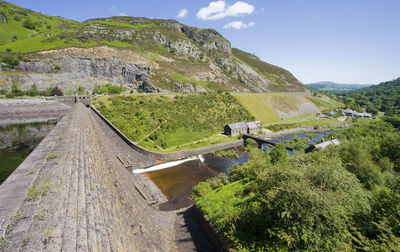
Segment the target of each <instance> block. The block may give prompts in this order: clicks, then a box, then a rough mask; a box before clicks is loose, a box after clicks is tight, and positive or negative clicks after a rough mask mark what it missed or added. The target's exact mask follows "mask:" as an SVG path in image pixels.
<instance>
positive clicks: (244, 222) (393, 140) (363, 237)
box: [193, 120, 400, 251]
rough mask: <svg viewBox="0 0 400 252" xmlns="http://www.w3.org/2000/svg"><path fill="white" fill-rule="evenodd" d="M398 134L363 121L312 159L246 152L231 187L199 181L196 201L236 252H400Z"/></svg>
mask: <svg viewBox="0 0 400 252" xmlns="http://www.w3.org/2000/svg"><path fill="white" fill-rule="evenodd" d="M399 133H400V132H399V129H395V128H394V127H393V125H392V124H389V123H386V122H384V121H382V120H362V121H359V122H356V123H355V124H354V125H353V126H352V127H351V128H349V129H346V130H344V132H343V134H336V136H335V137H339V139H340V141H341V144H340V145H339V146H331V147H328V148H327V149H324V150H320V151H315V152H313V153H310V154H305V153H300V152H298V153H295V154H294V155H292V156H288V154H287V153H286V150H285V147H284V146H283V145H281V144H278V145H277V146H276V148H275V149H272V150H269V151H267V152H266V153H264V152H262V151H261V150H258V149H249V150H248V151H249V156H250V158H249V162H248V163H246V164H244V165H242V166H238V165H236V166H235V167H233V168H232V169H230V171H229V180H228V181H226V179H223V178H217V179H215V178H214V179H211V180H209V181H208V182H202V183H200V184H198V185H197V186H196V187H195V188H194V190H193V198H194V200H195V202H196V204H197V206H198V207H200V208H201V210H202V211H203V212H204V213H205V215H206V216H207V218H209V219H210V220H211V222H212V223H213V224H214V226H215V228H216V229H217V230H218V232H219V233H220V234H222V235H223V237H224V238H225V241H226V242H227V243H228V244H229V246H230V247H232V248H236V249H237V250H238V251H399V250H400V225H399V224H400V187H399V183H398V181H399V180H400V173H399V172H400V162H399V161H400V145H399V143H400V134H399Z"/></svg>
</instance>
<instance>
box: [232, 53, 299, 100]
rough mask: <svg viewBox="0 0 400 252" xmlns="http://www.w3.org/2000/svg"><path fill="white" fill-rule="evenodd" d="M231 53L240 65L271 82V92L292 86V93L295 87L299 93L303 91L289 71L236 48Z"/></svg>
mask: <svg viewBox="0 0 400 252" xmlns="http://www.w3.org/2000/svg"><path fill="white" fill-rule="evenodd" d="M232 53H233V56H234V57H235V59H236V60H237V61H239V62H241V63H244V64H246V65H248V66H250V67H251V68H253V69H254V70H255V71H256V72H258V73H259V74H261V75H262V76H264V78H266V79H268V80H271V84H272V85H271V87H270V90H271V91H278V92H279V91H285V90H286V89H287V87H288V86H293V88H292V89H293V91H296V87H297V88H298V90H299V91H304V90H305V89H304V87H303V85H302V83H301V82H300V81H298V80H297V79H296V78H295V77H294V76H293V75H292V74H291V73H290V72H289V71H287V70H285V69H283V68H281V67H278V66H274V65H271V64H268V63H266V62H264V61H262V60H260V59H259V58H258V57H257V56H255V55H253V54H250V53H247V52H244V51H241V50H239V49H237V48H232Z"/></svg>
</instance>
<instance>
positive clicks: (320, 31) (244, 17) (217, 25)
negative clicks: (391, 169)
mask: <svg viewBox="0 0 400 252" xmlns="http://www.w3.org/2000/svg"><path fill="white" fill-rule="evenodd" d="M8 2H11V3H14V4H17V5H19V6H22V7H24V8H28V9H32V10H34V11H38V12H41V13H45V14H49V15H53V16H61V17H65V18H69V19H73V20H78V21H83V20H86V19H89V18H94V17H108V16H116V15H128V16H135V17H149V18H162V19H176V20H178V21H179V22H181V23H183V24H186V25H189V26H195V27H199V28H213V29H215V30H217V31H218V32H220V33H221V34H222V35H223V36H225V37H226V38H227V39H229V40H230V41H231V43H232V46H233V47H237V48H239V49H242V50H244V51H247V52H251V53H255V54H256V55H257V56H259V57H260V58H261V59H262V60H264V61H266V62H268V63H271V64H274V65H277V66H281V67H283V68H286V69H288V70H289V71H291V72H292V73H293V74H294V75H295V76H296V77H297V78H298V79H299V80H300V81H302V82H304V83H309V82H314V81H323V80H330V81H334V82H340V83H357V84H364V83H379V82H382V81H386V80H391V79H394V78H397V77H399V76H400V15H399V11H400V0H243V1H231V0H226V1H218V0H215V1H210V0H197V1H194V0H174V1H166V0H147V1H143V0H140V1H139V0H117V1H106V0H96V1H90V0H86V1H82V0H81V1H77V0H68V1H54V0H51V1H50V0H29V1H28V0H9V1H8ZM184 9H185V10H186V11H182V10H184ZM179 13H181V15H180V17H178V14H179Z"/></svg>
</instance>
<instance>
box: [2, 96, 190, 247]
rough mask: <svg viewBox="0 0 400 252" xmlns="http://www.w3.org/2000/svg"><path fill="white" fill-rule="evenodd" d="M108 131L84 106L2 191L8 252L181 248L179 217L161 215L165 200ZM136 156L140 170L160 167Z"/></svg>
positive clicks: (78, 106) (69, 116)
mask: <svg viewBox="0 0 400 252" xmlns="http://www.w3.org/2000/svg"><path fill="white" fill-rule="evenodd" d="M106 133H107V132H106V131H105V130H104V125H102V124H101V123H100V122H99V118H98V117H97V116H96V115H95V114H94V113H93V112H92V111H91V110H90V109H89V108H86V107H85V106H84V104H82V103H77V104H76V105H75V106H74V107H73V109H72V110H71V112H70V113H68V114H67V115H66V116H64V118H63V119H62V120H61V121H60V122H59V123H58V124H57V125H56V126H55V127H54V129H53V130H52V131H51V132H50V133H49V135H48V136H47V137H46V138H45V139H44V140H43V141H42V142H41V143H40V144H39V146H38V147H37V148H36V149H35V150H34V151H33V152H32V153H31V155H30V156H28V158H27V159H26V160H25V161H24V162H23V163H22V164H21V165H20V166H19V167H18V168H17V170H16V171H15V172H14V173H13V174H12V175H11V176H10V177H9V178H8V179H7V180H6V181H5V182H4V183H3V184H2V185H1V186H0V222H1V220H2V219H4V223H2V226H1V228H2V229H5V239H4V240H5V242H4V245H2V246H1V247H0V251H77V250H79V251H177V250H180V249H179V247H180V245H179V242H177V237H179V236H182V235H180V234H178V233H177V232H176V231H175V230H176V219H177V217H176V213H175V212H161V211H159V210H158V209H157V202H158V201H160V200H162V196H160V195H157V192H156V190H155V189H154V188H151V186H148V185H149V184H151V181H150V182H149V181H148V179H147V178H143V177H141V176H142V175H134V174H132V173H131V172H130V170H128V169H126V166H125V165H124V164H123V162H121V160H120V157H118V156H117V155H116V151H118V150H121V149H122V147H120V148H118V147H117V146H116V145H118V144H119V143H118V142H115V141H113V140H112V139H111V138H110V137H109V136H107V134H106ZM123 154H124V153H122V154H121V153H120V155H123ZM131 155H132V156H131V160H138V161H137V163H132V166H136V165H137V166H145V165H149V164H152V163H154V162H155V161H154V160H152V159H151V158H148V157H146V156H144V155H142V154H140V153H135V154H131ZM128 159H129V157H128ZM146 179H147V180H146ZM183 233H184V232H183ZM187 233H189V232H187ZM0 235H1V233H0ZM183 238H184V239H186V238H187V237H183ZM189 238H190V236H189ZM184 239H181V240H184ZM192 247H193V246H192ZM181 251H183V250H181Z"/></svg>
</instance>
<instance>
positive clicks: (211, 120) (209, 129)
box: [94, 93, 254, 152]
mask: <svg viewBox="0 0 400 252" xmlns="http://www.w3.org/2000/svg"><path fill="white" fill-rule="evenodd" d="M94 104H95V106H96V108H97V109H98V110H99V111H100V112H101V113H102V114H103V115H104V116H105V117H106V118H107V119H108V120H110V122H111V123H113V124H114V125H115V126H116V127H117V128H118V129H119V130H121V131H122V132H123V133H124V134H125V135H126V136H127V137H128V138H129V139H131V140H132V141H134V142H137V143H138V144H139V145H141V146H143V147H145V148H147V149H150V150H153V151H157V152H172V151H177V150H180V149H191V148H196V147H201V146H204V145H210V144H216V143H221V142H224V141H232V140H234V139H231V138H229V137H226V136H219V133H221V132H223V128H224V126H225V125H226V124H228V123H232V122H240V121H251V120H254V117H253V116H252V115H251V114H250V113H249V112H248V111H247V110H246V109H244V108H243V107H242V106H241V105H240V103H238V102H237V100H236V99H235V98H234V97H233V96H232V95H230V94H227V93H226V94H222V93H219V94H218V93H209V94H195V95H186V96H180V95H176V96H165V95H156V96H129V97H128V96H127V97H123V96H119V97H103V98H97V99H96V100H95V101H94ZM204 140H205V141H204Z"/></svg>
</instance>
